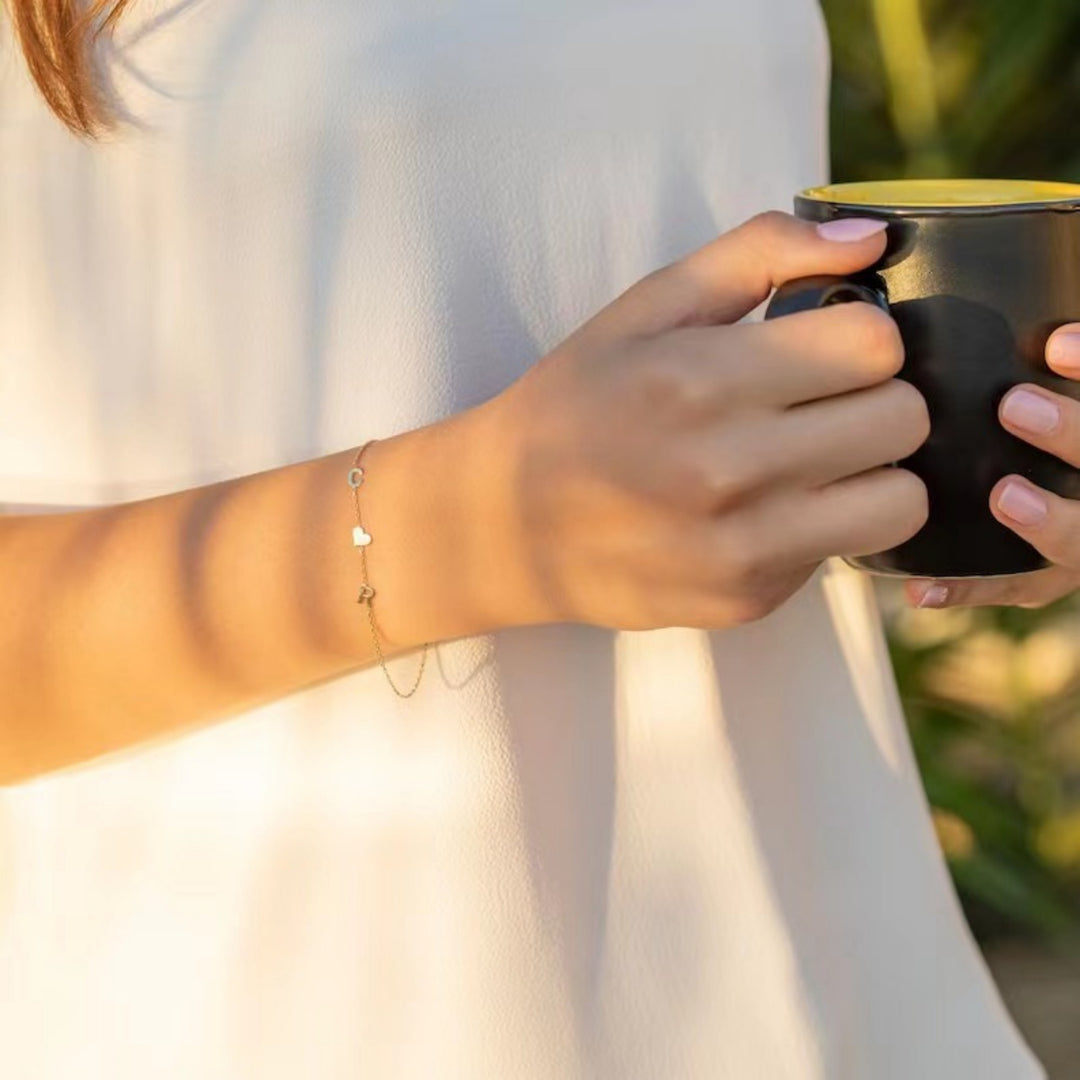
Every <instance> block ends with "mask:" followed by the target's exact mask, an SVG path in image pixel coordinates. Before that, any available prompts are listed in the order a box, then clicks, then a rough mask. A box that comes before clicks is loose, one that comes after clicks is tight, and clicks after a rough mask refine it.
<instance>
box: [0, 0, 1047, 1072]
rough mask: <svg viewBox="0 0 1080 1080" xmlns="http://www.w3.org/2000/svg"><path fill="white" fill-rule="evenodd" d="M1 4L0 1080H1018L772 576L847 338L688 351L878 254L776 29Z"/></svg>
mask: <svg viewBox="0 0 1080 1080" xmlns="http://www.w3.org/2000/svg"><path fill="white" fill-rule="evenodd" d="M11 7H12V13H13V15H14V17H15V22H16V23H17V24H18V25H19V27H20V28H21V31H22V37H21V41H22V44H23V46H24V51H25V53H26V55H27V57H28V59H29V61H30V65H29V67H28V68H27V67H25V66H24V65H23V64H22V63H21V62H18V63H17V62H16V58H15V56H14V52H15V50H14V49H13V48H9V49H8V50H7V55H8V57H9V63H8V64H7V65H6V67H5V69H4V73H3V77H2V78H3V82H2V86H0V140H2V143H0V149H2V154H3V158H2V159H3V161H4V162H5V164H6V168H5V174H4V181H3V184H2V185H0V192H2V195H0V198H2V200H3V201H2V203H0V206H2V208H3V213H2V216H0V222H2V229H3V232H2V235H0V269H2V273H0V326H2V327H3V328H4V329H3V336H2V338H0V372H2V376H3V386H4V392H3V395H2V397H0V410H2V411H0V432H2V434H0V498H2V499H3V500H5V504H6V505H5V509H6V511H7V516H6V517H5V518H4V519H3V520H2V522H0V564H2V565H3V567H4V568H5V571H6V572H5V581H6V583H7V584H6V585H5V592H4V610H5V613H6V615H7V618H5V619H4V620H3V623H2V627H3V628H2V630H0V717H2V718H3V720H2V723H0V767H2V776H3V780H4V781H5V782H6V784H7V785H8V786H7V788H6V790H5V791H4V793H3V806H4V811H5V819H4V820H5V824H6V829H7V834H8V842H7V844H6V845H5V847H4V849H3V850H4V851H5V852H6V864H7V865H6V867H5V870H4V874H3V882H4V887H5V890H6V895H5V896H4V898H3V906H2V921H0V1045H2V1046H3V1048H4V1050H3V1057H4V1062H5V1066H4V1069H5V1075H9V1076H12V1077H34V1078H39V1077H40V1078H49V1080H52V1078H64V1080H69V1078H71V1077H79V1078H80V1080H82V1078H88V1077H97V1076H101V1077H105V1076H107V1077H109V1078H110V1080H120V1078H128V1077H132V1078H134V1077H139V1078H144V1077H148V1076H153V1077H156V1078H161V1077H164V1078H169V1077H177V1078H179V1077H183V1078H185V1080H188V1078H192V1077H198V1078H200V1080H218V1078H236V1077H259V1078H264V1077H265V1078H269V1077H273V1078H277V1077H281V1078H286V1077H288V1078H294V1077H300V1076H303V1077H320V1078H337V1077H356V1076H371V1077H391V1078H398V1077H407V1078H411V1077H425V1078H426V1077H468V1078H474V1077H499V1078H505V1077H524V1078H530V1080H531V1078H549V1077H551V1078H554V1077H558V1078H565V1077H573V1076H582V1077H585V1076H588V1077H618V1078H623V1080H626V1078H629V1080H634V1078H645V1077H649V1078H652V1077H665V1078H666V1077H708V1078H713V1077H738V1078H744V1077H785V1078H786V1077H792V1078H804V1077H860V1078H862V1077H874V1078H880V1077H898V1078H899V1077H903V1078H910V1077H920V1078H935V1077H950V1078H953V1077H978V1078H980V1080H986V1078H996V1077H1001V1078H1009V1080H1012V1078H1021V1077H1025V1078H1026V1077H1034V1076H1039V1075H1041V1072H1040V1070H1039V1067H1038V1065H1037V1064H1036V1063H1035V1061H1034V1060H1033V1059H1032V1057H1031V1055H1030V1053H1029V1051H1028V1050H1027V1048H1026V1047H1025V1046H1024V1045H1023V1043H1022V1042H1021V1040H1020V1038H1019V1037H1018V1035H1017V1033H1016V1031H1015V1029H1014V1028H1013V1026H1012V1024H1011V1022H1010V1020H1009V1018H1008V1017H1007V1015H1006V1013H1005V1012H1004V1010H1003V1008H1002V1006H1001V1003H1000V1001H999V999H998V997H997V995H996V992H995V990H994V987H993V985H992V983H991V981H990V979H989V978H988V976H987V973H986V970H985V968H984V967H983V964H982V962H981V960H980V958H979V955H978V952H977V950H976V948H975V946H974V944H973V942H972V940H971V937H970V934H969V932H968V930H967V928H966V926H965V924H964V922H963V919H962V916H961V913H960V910H959V907H958V905H957V902H956V898H955V896H954V894H953V892H952V889H951V886H950V883H949V880H948V876H947V874H946V871H945V868H944V866H943V863H942V860H941V857H940V854H939V852H938V850H937V848H936V845H935V841H934V836H933V832H932V830H931V827H930V824H929V819H928V815H927V808H926V803H925V799H924V796H923V794H922V791H921V788H920V785H919V781H918V776H917V773H916V770H915V766H914V764H913V760H912V756H911V751H910V748H909V745H908V743H907V739H906V735H905V731H904V726H903V722H902V717H901V713H900V709H899V705H898V702H897V698H896V692H895V687H894V684H893V681H892V676H891V673H890V670H889V667H888V659H887V654H886V651H885V647H884V644H883V641H882V635H881V628H880V623H879V619H878V615H877V612H876V609H875V608H874V605H873V597H872V593H871V590H870V587H869V585H868V584H867V582H866V580H865V579H864V578H863V577H862V576H861V575H859V574H857V573H856V572H854V571H852V570H850V569H849V568H848V567H846V566H844V565H843V564H841V563H839V562H837V561H835V560H834V561H833V562H825V561H823V560H826V559H827V558H828V557H829V556H832V555H837V554H845V553H855V552H867V551H874V550H880V549H882V548H885V547H888V546H891V545H893V544H895V543H897V542H900V541H901V540H903V539H904V538H906V537H908V536H910V535H912V534H913V533H914V532H915V531H916V530H917V529H918V528H919V527H920V525H921V523H922V521H923V519H924V517H925V512H926V500H925V491H924V489H923V488H922V485H921V483H920V482H919V481H918V480H917V478H915V477H914V476H913V475H912V474H910V473H908V472H906V471H904V470H892V469H886V468H883V466H885V465H887V463H889V462H891V461H894V460H897V459H898V458H901V457H903V456H905V455H907V454H908V453H910V452H912V451H913V450H914V449H915V448H916V447H917V446H918V445H919V444H920V443H921V441H922V440H923V439H924V438H925V436H926V432H927V418H926V411H925V406H924V404H923V402H922V400H921V398H920V397H919V396H918V394H917V393H915V392H914V391H913V390H912V389H911V388H910V387H909V386H908V385H907V384H905V383H902V382H898V381H896V380H895V378H894V376H895V374H896V372H897V371H898V369H899V365H900V363H901V361H902V355H901V347H900V343H899V340H898V337H897V334H896V331H895V327H894V326H893V324H892V323H891V321H890V320H889V319H888V318H887V316H885V315H883V314H881V313H879V312H876V311H873V310H871V309H870V308H869V307H868V306H866V305H850V306H847V307H844V308H832V309H828V310H825V311H821V312H814V313H809V314H800V315H794V316H790V317H787V318H785V319H781V320H777V321H775V322H773V323H770V324H767V325H759V324H757V323H756V322H754V321H740V320H742V319H743V317H744V316H746V315H748V314H749V313H751V311H752V310H753V309H755V308H756V307H757V306H758V305H759V304H760V302H761V301H762V300H764V299H765V298H766V296H767V294H768V292H769V290H770V288H771V287H772V286H773V285H774V284H776V283H777V282H779V281H782V280H785V279H787V278H790V277H795V276H799V275H802V274H808V273H847V272H851V271H854V270H856V269H858V268H861V267H864V266H867V265H869V264H870V263H871V262H873V261H874V260H875V259H876V258H877V257H878V255H879V254H880V252H881V250H882V245H883V237H882V235H881V232H880V227H879V226H878V225H876V223H872V222H866V221H856V222H846V223H843V224H842V225H840V226H833V227H824V228H822V229H821V230H815V229H814V228H813V227H811V226H810V225H807V224H804V223H801V222H797V221H795V220H794V219H792V218H790V217H787V216H785V215H782V214H778V213H772V214H766V215H764V216H762V215H761V212H762V211H767V210H770V209H773V210H775V209H776V208H779V207H785V206H787V205H788V204H789V200H790V196H791V193H792V192H793V191H795V190H796V189H799V188H801V187H804V186H807V185H809V184H813V183H817V182H820V181H821V180H823V179H824V176H825V171H826V147H825V126H826V125H825V111H826V110H825V106H826V91H827V49H826V37H825V33H824V28H823V25H822V21H821V16H820V13H819V12H818V10H817V8H816V6H815V5H814V4H812V3H811V2H810V0H768V2H756V3H739V2H736V0H713V2H711V3H709V4H699V3H695V2H692V0H676V2H675V3H668V4H659V3H637V4H629V5H628V4H619V5H618V6H612V5H608V4H605V3H599V2H593V3H586V4H580V3H577V4H571V3H568V2H560V0H555V2H554V3H553V2H552V0H546V2H545V3H543V4H540V3H532V2H523V3H519V4H515V5H507V4H495V3H487V2H484V0H460V2H458V3H456V4H453V5H447V4H443V3H436V2H434V0H414V2H412V3H409V4H402V3H401V2H400V0H395V2H394V3H364V4H356V3H331V2H329V0H326V2H322V3H315V4H312V3H308V4H291V3H289V4H287V3H275V2H268V0H218V2H216V3H214V4H205V3H202V4H200V3H196V2H193V0H188V2H184V0H135V2H133V3H131V4H129V5H127V9H126V10H125V11H124V12H123V13H122V18H121V19H119V20H115V34H114V36H113V37H112V38H109V37H102V38H100V39H99V40H98V46H97V47H98V58H99V60H100V62H101V65H100V70H99V71H98V72H97V74H96V75H94V76H91V73H90V69H89V68H88V67H86V66H85V64H84V63H83V61H84V59H85V56H84V54H83V53H82V52H80V48H81V46H80V42H82V41H84V40H85V36H86V35H85V33H84V31H85V30H86V27H82V28H81V29H80V27H78V26H76V27H74V28H71V27H69V26H66V25H65V23H64V20H65V19H69V16H68V15H65V14H64V10H65V8H64V6H63V5H42V6H40V7H39V6H37V5H34V4H33V3H30V2H28V0H12V3H11ZM109 10H110V6H109V5H107V4H96V5H94V14H95V18H96V19H98V20H101V19H102V18H104V17H105V16H106V15H108V13H109ZM110 25H111V23H110ZM80 35H82V36H80ZM80 65H82V66H80ZM31 73H33V76H35V77H36V81H37V84H38V85H37V86H35V80H34V78H32V77H31ZM95 80H96V81H95ZM39 89H40V90H44V91H45V95H44V97H43V96H42V95H41V94H39V93H38V90H39ZM46 101H48V102H51V104H52V108H53V112H54V113H57V114H58V115H59V119H58V118H57V116H55V115H52V114H51V113H50V111H49V108H48V107H47V104H46ZM107 114H111V116H112V118H113V120H114V126H113V128H112V129H110V130H102V129H101V121H102V119H103V117H105V116H106V115H107ZM60 120H66V122H67V125H68V127H67V128H65V126H64V125H63V124H62V123H61V122H60ZM69 128H71V129H75V130H74V131H73V130H69ZM88 131H97V132H98V133H99V134H100V136H101V137H100V138H98V139H97V140H96V141H94V140H90V139H86V138H81V137H80V132H81V133H83V134H85V133H86V132H88ZM740 222H746V223H745V224H741V225H740V224H739V223H740ZM597 313H598V314H597ZM537 361H538V362H537ZM372 439H377V440H378V441H377V442H375V443H374V444H373V445H367V444H368V443H369V441H370V440H372ZM361 445H366V450H365V452H364V454H363V456H362V459H361V465H360V466H359V467H360V468H362V470H363V472H362V474H361V473H359V472H351V471H350V470H352V469H353V468H354V466H355V463H356V460H357V450H358V449H359V448H360V447H361ZM358 512H359V515H360V516H359V518H358V517H357V514H358ZM354 528H355V529H357V530H359V531H358V532H357V533H356V534H355V539H356V541H357V544H358V546H354V534H353V530H354ZM369 538H371V543H370V544H367V543H366V541H367V539H369ZM940 587H941V586H940V585H938V588H939V589H940ZM372 593H373V594H372ZM929 599H930V601H931V602H936V601H937V600H940V594H939V593H933V594H931V595H930V597H929ZM358 600H359V602H358ZM369 616H371V617H372V618H371V619H369ZM426 643H432V648H431V651H430V654H428V653H425V652H424V651H423V648H422V647H423V646H424V645H425V644H426ZM380 652H381V654H383V655H385V657H386V664H385V666H386V671H385V672H384V671H383V670H380V666H381V665H380V663H379V658H380ZM422 656H428V657H429V658H428V660H427V663H426V665H425V667H424V668H421V657H422ZM384 675H388V676H389V677H390V679H391V680H392V681H393V684H394V685H395V686H396V688H397V690H398V691H399V693H398V694H397V695H395V694H394V693H393V692H392V690H391V686H389V685H388V683H387V681H386V679H385V678H384ZM418 677H419V681H417V679H418ZM414 687H415V692H414Z"/></svg>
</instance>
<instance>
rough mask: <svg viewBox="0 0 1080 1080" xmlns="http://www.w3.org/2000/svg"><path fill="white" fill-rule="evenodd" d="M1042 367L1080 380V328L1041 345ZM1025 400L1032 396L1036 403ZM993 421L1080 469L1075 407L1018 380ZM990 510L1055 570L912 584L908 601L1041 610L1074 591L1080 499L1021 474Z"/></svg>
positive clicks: (1079, 419) (1079, 560)
mask: <svg viewBox="0 0 1080 1080" xmlns="http://www.w3.org/2000/svg"><path fill="white" fill-rule="evenodd" d="M1046 362H1047V364H1048V365H1049V367H1050V368H1051V369H1052V370H1053V371H1055V372H1056V373H1057V374H1058V375H1062V376H1064V377H1065V378H1068V379H1080V323H1069V324H1068V325H1066V326H1062V327H1060V328H1059V329H1058V330H1056V331H1055V332H1054V334H1053V335H1052V336H1051V337H1050V339H1049V341H1048V342H1047V343H1046ZM1027 395H1035V400H1032V399H1031V398H1030V397H1027ZM1025 406H1026V407H1025ZM998 420H999V422H1000V423H1001V424H1002V425H1003V426H1004V427H1005V429H1006V430H1007V431H1009V432H1011V433H1012V434H1013V435H1015V436H1016V437H1017V438H1019V439H1023V440H1024V441H1025V442H1029V443H1031V444H1032V446H1037V447H1038V448H1039V449H1040V450H1045V451H1046V452H1047V453H1050V454H1053V455H1054V456H1055V457H1058V458H1061V460H1062V461H1065V462H1067V463H1068V464H1070V465H1073V466H1076V467H1078V468H1080V402H1076V401H1073V399H1072V398H1067V397H1063V396H1062V395H1061V394H1055V393H1054V392H1053V391H1052V390H1047V389H1046V388H1045V387H1042V386H1035V385H1033V384H1030V383H1022V384H1020V385H1018V386H1015V387H1013V388H1012V389H1011V390H1010V391H1009V392H1008V393H1007V394H1006V395H1005V396H1004V397H1003V398H1002V400H1001V405H1000V407H999V409H998ZM1025 421H1026V422H1025ZM1032 428H1036V429H1037V430H1033V429H1032ZM1014 485H1015V486H1014ZM990 510H991V512H992V513H993V515H994V517H995V518H997V520H998V521H1000V522H1001V523H1002V524H1003V525H1006V526H1008V528H1010V529H1012V531H1013V532H1015V533H1016V534H1017V535H1018V536H1022V537H1023V538H1024V539H1025V540H1027V541H1028V543H1030V544H1032V545H1033V546H1034V547H1035V548H1037V549H1038V550H1039V551H1040V552H1041V553H1042V554H1043V555H1044V556H1045V557H1046V558H1047V559H1048V560H1049V561H1050V562H1051V563H1053V564H1054V565H1053V566H1050V567H1048V568H1047V569H1045V570H1037V571H1035V572H1034V573H1030V574H1016V575H1013V576H1010V577H1001V578H992V579H989V580H985V581H979V580H964V579H952V578H950V579H945V578H942V579H937V580H926V579H916V580H912V581H909V582H907V583H905V586H904V588H905V591H906V593H907V598H908V600H909V601H910V602H911V603H912V604H914V605H916V606H917V607H929V608H941V607H959V606H982V607H985V606H988V605H1009V606H1014V607H1025V608H1039V607H1044V606H1045V605H1046V604H1050V603H1052V602H1053V601H1055V600H1060V599H1061V598H1062V597H1063V596H1066V595H1068V594H1069V593H1071V592H1074V591H1075V590H1076V589H1077V588H1080V501H1076V500H1072V499H1063V498H1061V496H1059V495H1055V494H1053V492H1050V491H1046V490H1044V489H1043V488H1040V487H1037V486H1036V485H1035V484H1033V483H1031V481H1030V480H1027V479H1025V478H1024V477H1022V476H1016V475H1009V476H1003V477H1002V478H1001V479H1000V480H999V481H998V482H997V483H996V484H995V485H994V488H993V490H992V491H991V492H990ZM1021 518H1022V519H1025V520H1020V519H1021Z"/></svg>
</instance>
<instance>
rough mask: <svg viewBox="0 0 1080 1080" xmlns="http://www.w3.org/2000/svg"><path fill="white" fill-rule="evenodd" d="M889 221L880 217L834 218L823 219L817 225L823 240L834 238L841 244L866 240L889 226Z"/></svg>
mask: <svg viewBox="0 0 1080 1080" xmlns="http://www.w3.org/2000/svg"><path fill="white" fill-rule="evenodd" d="M888 224H889V223H888V222H887V221H881V220H880V219H878V218H855V217H851V218H833V220H832V221H823V222H821V224H820V225H818V227H817V232H818V236H820V237H821V238H822V239H823V240H833V241H837V242H839V243H841V244H851V243H854V242H855V241H857V240H866V239H867V238H868V237H871V236H875V235H876V234H877V233H879V232H883V231H884V230H885V229H886V228H888Z"/></svg>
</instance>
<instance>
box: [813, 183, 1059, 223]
mask: <svg viewBox="0 0 1080 1080" xmlns="http://www.w3.org/2000/svg"><path fill="white" fill-rule="evenodd" d="M979 189H983V192H984V193H983V194H982V195H981V197H980V191H979ZM796 199H797V200H801V201H803V202H805V203H809V204H812V205H817V206H826V207H831V208H833V209H837V210H845V211H854V212H856V213H877V214H887V215H889V216H891V217H898V216H899V217H920V216H924V215H948V216H957V215H965V216H967V215H972V216H982V215H987V214H1016V213H1024V212H1030V211H1039V210H1054V211H1058V212H1071V211H1075V210H1080V184H1070V183H1063V182H1060V181H1050V180H1045V181H1044V180H998V179H992V178H977V177H972V178H959V177H956V178H953V177H949V178H943V179H930V178H920V179H911V180H907V179H894V180H859V181H853V182H849V183H841V184H824V185H819V186H817V187H810V188H805V189H803V190H802V191H800V192H799V194H798V195H797V196H796Z"/></svg>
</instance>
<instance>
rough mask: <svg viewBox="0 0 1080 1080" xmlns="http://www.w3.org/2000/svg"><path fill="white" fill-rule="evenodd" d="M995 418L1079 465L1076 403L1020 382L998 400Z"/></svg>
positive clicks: (1079, 422) (1079, 412)
mask: <svg viewBox="0 0 1080 1080" xmlns="http://www.w3.org/2000/svg"><path fill="white" fill-rule="evenodd" d="M1077 377H1078V378H1080V371H1078V373H1077ZM998 417H999V418H1000V420H1001V423H1002V425H1003V426H1004V427H1005V428H1006V429H1007V430H1008V431H1011V432H1012V433H1013V434H1014V435H1016V436H1017V437H1018V438H1021V439H1023V440H1024V441H1025V442H1029V443H1031V445H1032V446H1037V447H1038V448H1039V449H1040V450H1045V451H1046V452H1047V453H1049V454H1053V455H1054V456H1055V457H1058V458H1061V460H1062V461H1065V462H1068V464H1070V465H1074V466H1078V467H1080V402H1076V401H1073V399H1072V398H1067V397H1064V396H1063V395H1062V394H1055V393H1054V392H1053V391H1052V390H1047V389H1045V387H1042V386H1036V385H1034V384H1033V383H1023V384H1021V385H1020V386H1014V387H1013V388H1012V389H1011V390H1010V391H1009V392H1008V393H1007V394H1006V395H1005V396H1004V397H1003V398H1002V399H1001V404H1000V405H999V406H998Z"/></svg>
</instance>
